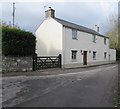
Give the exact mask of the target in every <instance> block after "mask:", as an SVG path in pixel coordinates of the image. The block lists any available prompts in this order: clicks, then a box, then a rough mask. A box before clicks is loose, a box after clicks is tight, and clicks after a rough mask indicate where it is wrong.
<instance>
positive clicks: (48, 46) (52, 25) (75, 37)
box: [36, 8, 116, 68]
mask: <svg viewBox="0 0 120 109" xmlns="http://www.w3.org/2000/svg"><path fill="white" fill-rule="evenodd" d="M98 32H99V27H98V26H97V25H95V26H94V30H92V29H89V28H86V27H83V26H80V25H77V24H74V23H71V22H68V21H65V20H62V19H59V18H56V17H55V10H53V9H51V8H50V9H49V10H47V11H45V20H44V21H43V22H42V24H41V25H40V26H39V28H38V29H37V31H36V39H37V43H36V53H37V55H38V56H57V55H59V54H62V68H71V67H83V66H90V65H97V64H106V63H111V62H115V61H116V50H113V49H110V48H109V38H108V37H106V36H104V35H102V34H100V33H98Z"/></svg>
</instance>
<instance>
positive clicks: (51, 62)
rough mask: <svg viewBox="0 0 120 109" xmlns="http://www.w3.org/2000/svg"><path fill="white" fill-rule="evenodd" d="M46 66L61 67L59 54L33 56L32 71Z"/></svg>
mask: <svg viewBox="0 0 120 109" xmlns="http://www.w3.org/2000/svg"><path fill="white" fill-rule="evenodd" d="M47 68H61V54H59V55H58V56H42V57H37V55H35V56H34V57H33V71H35V70H40V69H47Z"/></svg>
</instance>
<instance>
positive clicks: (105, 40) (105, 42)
mask: <svg viewBox="0 0 120 109" xmlns="http://www.w3.org/2000/svg"><path fill="white" fill-rule="evenodd" d="M104 44H105V45H106V44H107V39H106V38H105V37H104Z"/></svg>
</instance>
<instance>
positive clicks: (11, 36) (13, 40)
mask: <svg viewBox="0 0 120 109" xmlns="http://www.w3.org/2000/svg"><path fill="white" fill-rule="evenodd" d="M35 45H36V38H35V36H34V35H33V34H32V33H31V32H26V31H23V30H20V29H17V28H8V27H2V53H3V54H4V55H12V56H24V55H25V56H26V55H27V56H28V55H33V54H34V52H35Z"/></svg>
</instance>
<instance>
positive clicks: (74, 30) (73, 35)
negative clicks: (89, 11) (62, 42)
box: [72, 29, 77, 39]
mask: <svg viewBox="0 0 120 109" xmlns="http://www.w3.org/2000/svg"><path fill="white" fill-rule="evenodd" d="M72 39H77V30H76V29H72Z"/></svg>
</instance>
